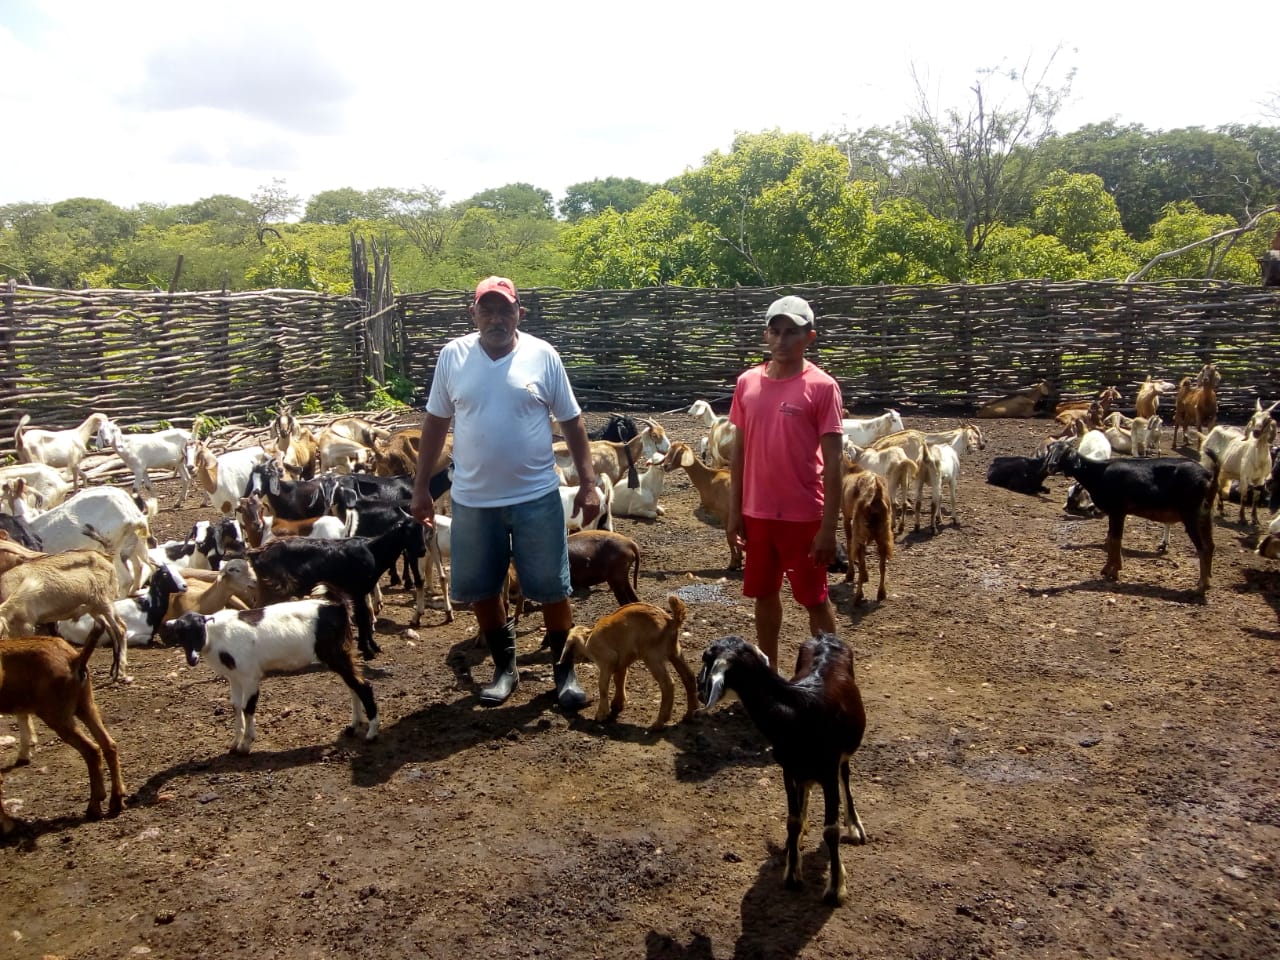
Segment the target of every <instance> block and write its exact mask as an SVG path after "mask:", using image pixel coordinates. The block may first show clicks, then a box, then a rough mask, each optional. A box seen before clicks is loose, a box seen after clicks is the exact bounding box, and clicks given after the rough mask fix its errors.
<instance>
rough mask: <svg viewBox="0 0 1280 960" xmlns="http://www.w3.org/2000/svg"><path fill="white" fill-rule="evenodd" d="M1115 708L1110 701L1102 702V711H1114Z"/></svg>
mask: <svg viewBox="0 0 1280 960" xmlns="http://www.w3.org/2000/svg"><path fill="white" fill-rule="evenodd" d="M1115 708H1116V705H1115V704H1114V703H1112V702H1111V701H1110V700H1103V701H1102V709H1103V710H1114V709H1115Z"/></svg>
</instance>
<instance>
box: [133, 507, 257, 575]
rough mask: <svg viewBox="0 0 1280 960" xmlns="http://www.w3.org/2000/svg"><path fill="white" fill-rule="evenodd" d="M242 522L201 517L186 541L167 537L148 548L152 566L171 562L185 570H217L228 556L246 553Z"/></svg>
mask: <svg viewBox="0 0 1280 960" xmlns="http://www.w3.org/2000/svg"><path fill="white" fill-rule="evenodd" d="M244 550H245V541H244V533H243V532H242V530H241V527H240V523H239V521H238V520H235V519H233V518H231V517H223V518H222V519H221V520H200V521H199V522H197V523H196V524H195V526H193V527H192V528H191V532H190V533H188V534H187V537H186V539H185V540H168V541H166V542H164V543H161V544H156V545H155V546H152V547H150V548H149V549H148V550H147V557H148V560H149V562H150V563H152V564H153V565H159V564H162V563H171V564H173V565H174V566H177V567H182V568H184V569H195V570H217V569H218V568H219V567H220V566H221V565H222V562H223V561H224V560H226V559H228V558H229V557H242V556H244Z"/></svg>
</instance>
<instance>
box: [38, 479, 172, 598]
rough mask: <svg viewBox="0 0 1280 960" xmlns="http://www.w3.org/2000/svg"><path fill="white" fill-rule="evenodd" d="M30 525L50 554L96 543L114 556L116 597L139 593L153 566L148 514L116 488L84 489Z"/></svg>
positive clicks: (92, 545)
mask: <svg viewBox="0 0 1280 960" xmlns="http://www.w3.org/2000/svg"><path fill="white" fill-rule="evenodd" d="M30 526H31V530H32V532H33V533H35V535H36V536H38V537H39V538H40V539H41V541H42V542H43V543H44V548H45V550H47V551H48V552H49V553H59V552H61V551H63V550H76V549H82V548H86V547H92V548H93V549H97V550H102V551H103V552H105V553H106V554H107V555H108V556H110V557H111V559H112V562H113V563H114V564H115V569H116V575H117V578H118V580H119V584H118V587H117V590H116V594H115V597H113V599H116V598H119V597H126V596H128V595H129V594H131V593H137V592H138V589H139V588H140V587H141V586H142V581H143V579H144V578H145V576H146V573H147V571H148V570H149V569H150V568H149V565H148V563H147V540H148V538H149V537H150V536H151V529H150V527H149V525H148V523H147V516H146V514H145V513H143V512H142V511H141V510H139V509H138V505H137V504H136V503H135V502H134V501H133V498H132V497H130V496H129V495H128V494H127V493H125V492H124V491H123V490H121V489H120V488H118V487H90V488H88V489H86V490H81V491H80V492H79V493H77V494H76V495H75V496H73V497H71V498H70V499H69V500H67V501H65V502H63V503H60V504H58V506H56V507H54V508H53V509H51V510H46V511H45V512H44V513H42V514H40V516H38V517H35V518H34V519H33V520H32V521H31V524H30Z"/></svg>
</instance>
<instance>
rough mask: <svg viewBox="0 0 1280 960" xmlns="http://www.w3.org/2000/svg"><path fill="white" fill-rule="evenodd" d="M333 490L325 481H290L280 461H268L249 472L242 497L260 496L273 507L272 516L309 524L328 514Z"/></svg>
mask: <svg viewBox="0 0 1280 960" xmlns="http://www.w3.org/2000/svg"><path fill="white" fill-rule="evenodd" d="M332 489H333V488H332V486H331V485H326V483H325V482H324V481H322V480H286V479H285V478H284V468H283V467H282V466H281V463H280V461H279V460H274V459H268V460H265V461H264V462H262V463H259V464H255V465H254V467H253V469H251V470H250V471H249V482H248V484H246V486H245V489H244V491H243V493H242V496H246V497H247V496H249V495H251V494H254V493H256V494H257V495H258V496H260V497H262V498H263V499H265V500H266V501H267V503H269V504H270V505H271V514H272V516H276V517H280V518H282V519H284V520H305V519H307V518H308V517H317V516H319V515H321V514H323V513H327V512H328V510H329V506H330V504H331V502H332V501H331V497H332ZM237 499H238V498H237Z"/></svg>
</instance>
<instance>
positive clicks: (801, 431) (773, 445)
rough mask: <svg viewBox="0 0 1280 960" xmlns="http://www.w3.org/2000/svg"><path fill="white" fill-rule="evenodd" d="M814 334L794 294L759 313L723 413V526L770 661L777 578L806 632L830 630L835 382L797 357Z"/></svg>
mask: <svg viewBox="0 0 1280 960" xmlns="http://www.w3.org/2000/svg"><path fill="white" fill-rule="evenodd" d="M817 338H818V333H817V331H816V330H815V329H814V321H813V310H812V309H810V307H809V304H808V303H807V302H806V301H805V300H803V299H801V298H800V297H794V296H792V297H782V298H780V299H778V300H775V301H774V302H773V304H771V305H770V307H769V309H768V311H767V312H766V313H765V336H764V340H765V346H766V347H767V348H768V351H769V359H768V360H767V361H765V362H764V363H763V364H761V365H760V366H758V367H752V368H751V369H750V370H747V371H746V372H745V373H743V374H742V375H741V376H739V377H738V383H737V386H736V387H735V388H734V391H733V406H732V408H731V409H730V410H729V420H730V422H732V423H733V424H734V425H735V426H736V427H737V428H738V443H737V444H736V445H735V447H734V452H733V460H732V462H731V464H730V471H731V476H732V483H731V486H730V502H729V517H728V521H727V522H726V524H725V535H726V537H727V538H728V540H729V543H730V545H733V544H735V543H736V544H737V545H738V546H740V547H742V548H743V550H744V551H745V554H746V561H745V566H744V568H743V574H742V593H743V596H747V597H752V598H754V599H755V614H756V643H757V644H758V645H759V647H760V649H761V650H763V651H764V653H765V655H766V656H767V657H768V658H769V662H770V663H772V664H773V665H774V667H775V669H776V668H777V664H778V633H779V631H780V630H781V629H782V598H781V590H782V578H783V576H784V575H785V576H786V578H787V580H788V581H789V582H790V584H791V593H792V595H793V596H794V597H795V598H796V602H798V603H799V604H800V605H801V606H802V607H804V608H805V610H806V611H807V612H808V615H809V632H810V633H811V634H813V635H815V636H816V635H817V634H819V633H835V630H836V624H835V610H834V609H833V608H832V606H831V601H830V600H829V599H828V598H827V566H828V564H830V563H831V562H832V560H834V559H835V555H836V521H837V520H838V518H839V513H840V440H841V428H840V409H841V398H840V386H839V384H837V383H836V382H835V380H833V379H832V378H831V377H830V376H828V375H827V374H826V373H825V372H823V371H822V370H821V369H819V368H818V367H817V366H815V365H814V364H812V363H810V362H809V361H808V360H806V359H805V358H804V352H805V349H806V348H807V347H808V346H809V344H811V343H813V342H814V340H816V339H817Z"/></svg>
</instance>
